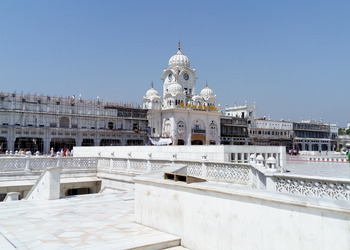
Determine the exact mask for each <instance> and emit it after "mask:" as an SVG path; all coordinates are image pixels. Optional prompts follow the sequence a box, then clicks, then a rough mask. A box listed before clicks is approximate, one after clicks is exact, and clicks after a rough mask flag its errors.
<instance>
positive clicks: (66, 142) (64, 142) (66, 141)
mask: <svg viewBox="0 0 350 250" xmlns="http://www.w3.org/2000/svg"><path fill="white" fill-rule="evenodd" d="M75 145H76V144H75V139H72V138H52V139H51V142H50V148H54V151H58V150H60V149H64V148H68V149H72V148H73V147H74V146H75Z"/></svg>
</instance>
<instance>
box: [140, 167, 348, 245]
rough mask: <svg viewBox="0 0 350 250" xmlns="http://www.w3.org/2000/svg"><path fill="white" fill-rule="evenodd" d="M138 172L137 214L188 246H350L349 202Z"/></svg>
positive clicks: (170, 168)
mask: <svg viewBox="0 0 350 250" xmlns="http://www.w3.org/2000/svg"><path fill="white" fill-rule="evenodd" d="M174 170H175V168H174V167H168V168H165V169H163V170H158V171H156V172H153V173H149V174H145V175H141V176H139V177H137V178H135V220H136V222H138V223H141V224H143V225H146V226H149V227H153V228H156V229H158V230H161V231H165V232H167V233H170V234H174V235H176V236H179V237H181V244H182V245H184V246H185V247H187V248H190V249H259V250H260V249H266V250H271V249H317V250H318V249H333V250H335V249H350V204H349V203H348V202H345V201H337V202H334V201H331V200H319V199H314V198H308V197H301V196H292V195H288V194H279V193H275V192H268V191H263V190H253V189H249V188H245V187H242V186H239V185H233V184H227V183H226V184H225V183H215V182H204V183H192V184H186V183H182V182H174V181H171V180H164V179H163V173H164V172H172V171H174Z"/></svg>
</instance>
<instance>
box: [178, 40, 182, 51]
mask: <svg viewBox="0 0 350 250" xmlns="http://www.w3.org/2000/svg"><path fill="white" fill-rule="evenodd" d="M177 49H178V50H181V42H180V41H179V42H178V44H177Z"/></svg>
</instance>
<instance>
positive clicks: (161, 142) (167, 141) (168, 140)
mask: <svg viewBox="0 0 350 250" xmlns="http://www.w3.org/2000/svg"><path fill="white" fill-rule="evenodd" d="M149 140H150V141H151V143H152V144H153V145H156V146H164V145H169V144H171V143H172V142H173V141H172V139H171V138H159V140H158V141H156V140H153V139H152V138H150V137H149Z"/></svg>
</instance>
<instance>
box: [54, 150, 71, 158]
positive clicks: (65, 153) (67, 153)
mask: <svg viewBox="0 0 350 250" xmlns="http://www.w3.org/2000/svg"><path fill="white" fill-rule="evenodd" d="M72 155H73V150H72V151H71V150H69V148H62V149H60V150H58V151H57V153H55V150H54V148H51V149H50V156H51V157H55V156H62V157H66V156H72Z"/></svg>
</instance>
